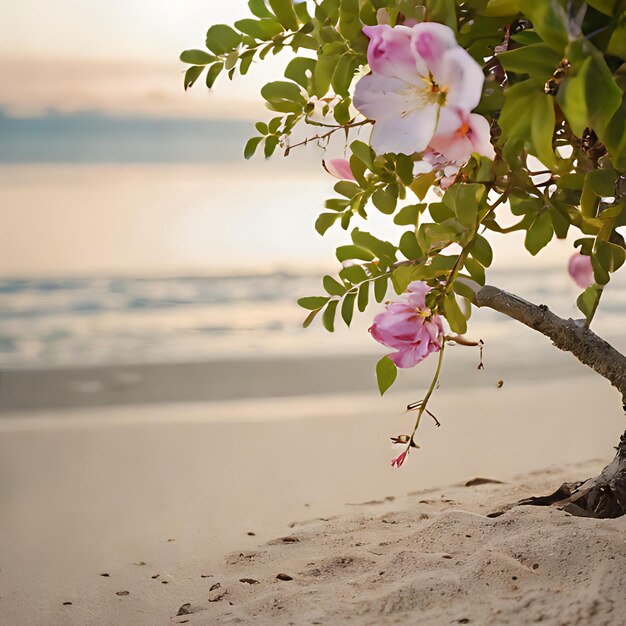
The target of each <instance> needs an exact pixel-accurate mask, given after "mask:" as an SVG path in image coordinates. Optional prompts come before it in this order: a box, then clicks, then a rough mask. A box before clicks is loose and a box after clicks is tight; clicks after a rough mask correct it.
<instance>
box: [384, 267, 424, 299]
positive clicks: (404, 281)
mask: <svg viewBox="0 0 626 626" xmlns="http://www.w3.org/2000/svg"><path fill="white" fill-rule="evenodd" d="M418 274H419V268H418V267H415V266H413V265H400V267H397V268H396V269H395V270H393V273H392V275H391V282H392V284H393V288H394V290H395V292H396V293H397V294H398V295H400V294H401V293H404V292H405V291H406V288H407V287H408V286H409V284H411V283H412V282H413V281H414V280H416V279H417V278H419V276H418Z"/></svg>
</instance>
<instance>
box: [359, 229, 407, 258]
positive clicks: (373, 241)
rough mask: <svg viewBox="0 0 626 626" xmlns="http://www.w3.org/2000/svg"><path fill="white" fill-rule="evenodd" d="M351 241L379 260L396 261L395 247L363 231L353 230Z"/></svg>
mask: <svg viewBox="0 0 626 626" xmlns="http://www.w3.org/2000/svg"><path fill="white" fill-rule="evenodd" d="M351 236H352V241H353V242H354V244H355V245H356V246H360V247H361V248H365V249H366V250H369V251H371V252H372V254H375V255H376V256H377V257H378V258H379V259H381V260H386V261H389V262H392V263H393V262H394V261H395V260H396V247H395V246H394V245H393V244H392V243H390V242H388V241H383V240H382V239H378V238H377V237H374V235H371V234H370V233H367V232H365V231H362V230H359V229H358V228H355V229H354V230H353V231H352V233H351Z"/></svg>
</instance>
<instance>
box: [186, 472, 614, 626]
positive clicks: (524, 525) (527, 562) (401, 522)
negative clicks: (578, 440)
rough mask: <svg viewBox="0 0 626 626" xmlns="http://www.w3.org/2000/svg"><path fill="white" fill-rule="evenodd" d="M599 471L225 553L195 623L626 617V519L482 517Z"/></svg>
mask: <svg viewBox="0 0 626 626" xmlns="http://www.w3.org/2000/svg"><path fill="white" fill-rule="evenodd" d="M595 469H597V465H594V464H593V463H592V464H586V465H579V466H575V467H569V468H567V470H566V471H547V472H541V473H539V474H531V475H528V476H525V477H521V478H518V479H517V480H516V481H515V482H514V483H513V484H510V485H492V484H487V485H484V486H473V487H456V488H449V489H446V490H445V492H440V491H439V490H436V491H433V492H423V493H421V494H416V495H415V496H414V498H413V502H412V504H411V506H410V507H409V508H407V509H404V510H401V511H392V512H388V513H385V514H383V515H357V516H353V517H343V518H338V519H331V520H327V521H319V522H316V523H313V524H311V525H309V526H299V525H297V526H296V527H295V528H294V530H293V532H292V533H290V534H289V535H288V536H284V537H282V538H277V539H275V540H274V541H270V542H268V543H266V544H264V545H259V546H257V547H255V548H254V549H252V550H245V551H235V552H234V553H232V554H230V555H227V556H226V558H225V560H224V562H223V563H221V564H219V565H218V566H217V567H215V568H214V569H213V570H212V573H213V576H212V577H211V578H210V579H209V581H210V582H213V581H215V583H214V585H219V587H217V588H214V589H213V591H210V592H209V594H208V597H207V595H206V593H201V594H199V595H194V594H190V595H189V597H188V601H189V604H190V607H189V609H190V610H193V611H194V620H193V623H206V624H209V623H220V624H237V623H246V624H343V623H356V624H371V625H379V624H381V625H382V624H420V625H428V624H432V625H439V624H494V625H495V624H531V623H541V624H554V625H563V626H565V625H568V626H569V625H573V624H580V625H583V624H584V625H591V624H616V625H617V624H623V623H624V619H625V616H626V594H624V588H625V585H626V518H622V519H619V520H602V521H598V520H590V519H582V518H575V517H571V516H570V515H568V514H566V513H563V512H561V511H558V510H554V509H546V508H540V507H520V508H517V509H513V510H511V511H510V512H508V513H506V514H505V515H503V516H502V517H498V518H496V519H491V518H489V517H486V516H485V513H487V512H488V511H489V510H493V508H494V506H497V505H498V504H500V503H505V502H510V501H514V500H516V499H518V498H520V497H525V496H527V495H528V494H530V493H533V492H536V491H537V490H542V489H543V490H545V489H548V488H550V485H551V484H554V483H555V482H557V481H561V480H564V479H568V478H571V477H572V476H575V475H581V474H584V473H585V472H587V473H590V472H593V471H594V470H595ZM207 600H208V602H207ZM196 616H197V617H196ZM178 621H179V622H180V621H182V620H181V619H179V620H178ZM190 622H191V620H190Z"/></svg>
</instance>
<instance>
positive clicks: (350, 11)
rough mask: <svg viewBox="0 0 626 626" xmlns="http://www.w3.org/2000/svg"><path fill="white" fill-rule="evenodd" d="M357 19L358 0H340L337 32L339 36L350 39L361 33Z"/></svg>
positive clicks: (359, 21)
mask: <svg viewBox="0 0 626 626" xmlns="http://www.w3.org/2000/svg"><path fill="white" fill-rule="evenodd" d="M361 28H362V24H361V20H360V19H359V0H340V3H339V32H340V33H341V36H342V37H344V38H345V39H347V40H348V41H352V40H353V39H356V38H357V36H358V35H359V34H360V33H361Z"/></svg>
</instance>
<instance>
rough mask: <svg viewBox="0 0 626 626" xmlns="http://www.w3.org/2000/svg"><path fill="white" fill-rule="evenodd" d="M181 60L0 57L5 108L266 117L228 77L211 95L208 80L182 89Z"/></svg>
mask: <svg viewBox="0 0 626 626" xmlns="http://www.w3.org/2000/svg"><path fill="white" fill-rule="evenodd" d="M184 69H185V68H184V66H183V65H182V64H180V63H176V62H173V63H149V62H140V61H134V62H122V61H116V60H110V61H96V60H94V61H70V60H67V61H64V60H41V59H34V58H33V59H30V60H29V59H26V60H24V59H19V60H17V59H14V60H10V59H9V60H7V59H3V60H0V76H1V77H2V84H3V89H2V92H1V93H0V109H4V111H5V112H6V113H7V114H8V115H12V116H17V117H32V116H36V115H41V114H42V113H46V112H49V111H54V112H58V113H79V112H87V111H89V112H97V113H103V114H107V115H146V116H151V117H190V118H219V117H222V118H223V117H229V118H243V119H256V118H263V117H266V112H265V109H264V107H263V104H262V102H261V98H260V96H258V95H256V94H255V90H254V89H251V88H250V86H249V85H243V84H241V83H240V84H236V83H235V82H233V83H230V82H228V81H224V82H223V83H222V84H220V85H219V88H218V89H216V90H214V92H211V93H209V91H208V90H207V89H206V87H205V86H204V85H203V84H198V85H196V87H194V88H193V89H192V90H190V91H188V92H186V93H185V92H184V91H183V87H182V80H183V73H184Z"/></svg>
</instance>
